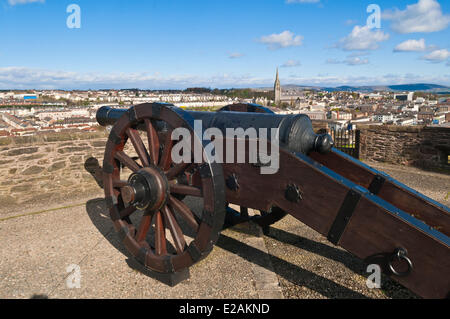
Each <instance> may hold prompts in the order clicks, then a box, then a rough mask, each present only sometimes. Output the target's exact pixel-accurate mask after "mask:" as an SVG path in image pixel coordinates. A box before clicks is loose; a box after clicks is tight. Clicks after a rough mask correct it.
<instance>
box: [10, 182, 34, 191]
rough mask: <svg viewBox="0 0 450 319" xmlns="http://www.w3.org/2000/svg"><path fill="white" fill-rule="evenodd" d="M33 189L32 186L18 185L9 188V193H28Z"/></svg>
mask: <svg viewBox="0 0 450 319" xmlns="http://www.w3.org/2000/svg"><path fill="white" fill-rule="evenodd" d="M32 188H33V184H26V185H18V186H14V187H12V188H11V193H21V192H28V191H29V190H31V189H32Z"/></svg>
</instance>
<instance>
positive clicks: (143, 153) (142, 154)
mask: <svg viewBox="0 0 450 319" xmlns="http://www.w3.org/2000/svg"><path fill="white" fill-rule="evenodd" d="M127 135H128V137H129V138H130V140H131V143H132V144H133V146H134V149H135V150H136V153H137V154H138V156H139V159H140V160H141V163H142V165H144V166H145V167H148V166H150V162H149V155H148V153H147V149H146V148H145V146H144V143H143V142H142V139H141V137H140V136H139V132H138V131H136V130H135V129H132V128H128V129H127Z"/></svg>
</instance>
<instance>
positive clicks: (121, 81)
mask: <svg viewBox="0 0 450 319" xmlns="http://www.w3.org/2000/svg"><path fill="white" fill-rule="evenodd" d="M272 76H273V75H272V74H271V73H270V74H267V77H255V76H252V75H249V74H241V75H237V74H215V75H212V76H209V77H200V76H194V75H161V74H158V73H152V74H150V73H115V74H98V73H96V74H93V73H77V72H67V71H55V70H39V69H29V68H24V67H4V68H0V89H105V88H111V89H120V88H141V89H180V88H187V87H193V86H200V87H213V88H215V87H219V88H229V87H266V86H271V85H272V82H273V77H272ZM289 82H290V83H294V84H302V85H312V86H314V85H317V86H340V85H391V84H405V83H438V84H444V85H450V74H447V75H428V76H427V75H415V74H404V75H402V74H394V75H393V74H387V75H383V76H343V75H342V74H338V75H330V74H322V75H318V76H315V77H314V76H313V77H299V76H295V75H294V76H292V77H289Z"/></svg>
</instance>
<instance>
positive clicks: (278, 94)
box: [274, 67, 281, 106]
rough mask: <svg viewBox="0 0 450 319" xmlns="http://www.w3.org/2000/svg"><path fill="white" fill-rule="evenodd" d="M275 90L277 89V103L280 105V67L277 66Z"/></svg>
mask: <svg viewBox="0 0 450 319" xmlns="http://www.w3.org/2000/svg"><path fill="white" fill-rule="evenodd" d="M274 91H275V105H276V106H279V105H280V104H281V84H280V77H279V75H278V67H277V75H276V78H275V85H274Z"/></svg>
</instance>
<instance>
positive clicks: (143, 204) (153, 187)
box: [121, 165, 169, 211]
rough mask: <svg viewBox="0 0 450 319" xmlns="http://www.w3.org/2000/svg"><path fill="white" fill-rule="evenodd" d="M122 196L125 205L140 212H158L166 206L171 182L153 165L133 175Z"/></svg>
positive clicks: (123, 189)
mask: <svg viewBox="0 0 450 319" xmlns="http://www.w3.org/2000/svg"><path fill="white" fill-rule="evenodd" d="M121 194H122V199H123V201H124V203H127V204H129V205H134V206H136V207H137V208H138V209H140V210H147V211H158V210H160V209H161V208H162V207H163V206H164V205H165V204H166V201H167V198H168V194H169V182H168V181H167V178H166V176H165V174H164V172H163V171H162V170H161V169H160V168H158V167H156V166H154V165H152V166H150V167H145V168H142V169H140V170H139V171H138V172H136V173H133V174H131V175H130V178H129V179H128V185H126V186H124V187H122V189H121Z"/></svg>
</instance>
